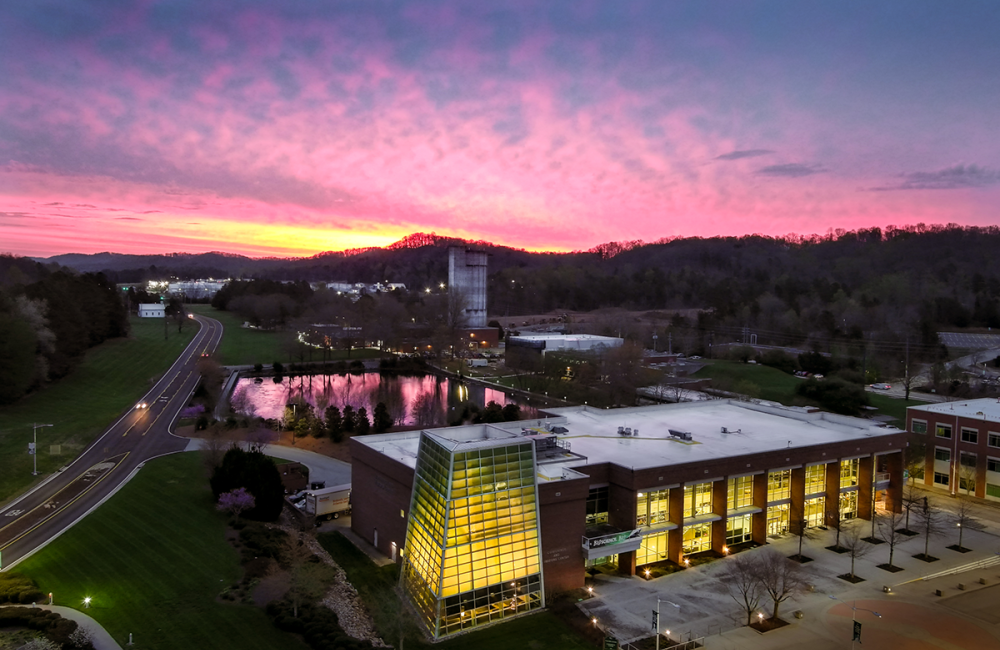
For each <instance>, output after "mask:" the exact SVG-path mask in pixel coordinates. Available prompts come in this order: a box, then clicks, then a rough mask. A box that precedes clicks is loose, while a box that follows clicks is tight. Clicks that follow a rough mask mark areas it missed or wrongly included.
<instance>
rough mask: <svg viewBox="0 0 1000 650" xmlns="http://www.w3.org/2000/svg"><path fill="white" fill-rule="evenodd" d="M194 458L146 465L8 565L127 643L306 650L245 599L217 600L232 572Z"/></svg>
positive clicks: (235, 563) (231, 556)
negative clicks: (57, 534) (18, 561)
mask: <svg viewBox="0 0 1000 650" xmlns="http://www.w3.org/2000/svg"><path fill="white" fill-rule="evenodd" d="M225 528H226V516H225V515H223V514H221V513H218V512H216V511H215V509H214V507H213V502H212V493H211V491H210V490H209V488H208V481H207V479H206V477H205V469H204V465H203V463H202V459H201V455H200V454H196V453H182V454H174V455H172V456H167V457H164V458H159V459H157V460H154V461H151V462H149V463H148V464H147V465H146V467H145V468H143V469H142V471H140V472H139V473H138V475H136V477H135V478H134V479H132V481H131V482H130V483H129V484H128V485H126V486H125V487H124V488H122V490H121V491H120V492H118V494H116V495H115V496H113V497H112V498H111V499H110V500H109V501H108V502H107V503H105V504H104V505H102V506H101V507H100V508H98V509H97V510H96V511H95V512H94V513H92V514H91V515H90V516H89V517H87V518H86V519H84V520H83V521H82V522H80V523H79V524H77V525H76V526H74V527H73V528H72V529H70V530H69V531H68V532H66V533H65V534H64V535H63V536H62V537H59V538H58V539H56V540H55V541H54V542H52V543H51V544H49V545H48V546H46V547H45V548H43V549H42V550H41V551H39V552H38V553H36V554H35V555H34V556H32V557H30V558H28V559H27V560H25V561H24V562H22V563H21V564H20V565H18V566H17V568H16V569H15V570H16V571H17V572H20V573H24V574H26V575H29V576H31V577H32V578H33V579H34V580H35V581H36V582H37V583H38V585H39V588H40V589H41V590H42V591H43V592H46V593H48V592H50V591H51V592H52V593H53V594H55V602H56V604H57V605H66V606H69V607H75V608H77V609H80V608H82V604H81V602H82V600H83V598H84V597H85V596H90V597H91V598H92V599H93V602H92V604H91V606H90V609H88V610H87V613H88V614H89V615H91V616H93V617H94V618H95V619H97V621H99V622H100V623H101V624H102V625H103V626H104V627H105V628H106V629H107V630H108V631H109V632H110V633H111V635H112V636H114V637H115V639H117V640H118V642H119V643H121V644H122V645H125V642H126V641H127V640H128V635H129V633H130V632H131V633H132V634H133V635H134V640H135V646H134V647H135V648H139V649H144V648H162V649H163V650H175V649H176V648H212V649H213V650H218V649H225V648H233V649H234V650H244V649H254V648H260V649H261V650H269V649H282V648H289V649H295V650H303V649H304V648H305V646H304V645H303V644H302V643H300V642H299V641H297V640H296V639H295V638H294V637H291V636H288V635H286V634H284V633H282V632H280V631H278V630H277V629H276V628H275V627H274V626H273V625H272V624H271V622H270V621H269V620H268V619H267V617H266V616H265V615H264V612H263V610H260V609H258V608H256V607H254V606H252V605H237V604H229V603H226V604H223V603H221V602H217V601H216V596H218V594H219V593H220V592H221V591H222V590H223V589H224V588H225V587H226V586H227V585H231V584H234V583H237V582H238V581H239V579H240V577H241V569H240V565H239V556H238V554H237V552H236V551H235V550H234V549H233V548H232V547H231V546H229V544H228V543H226V541H225V537H224V536H225Z"/></svg>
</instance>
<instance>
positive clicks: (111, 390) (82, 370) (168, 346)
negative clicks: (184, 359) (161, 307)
mask: <svg viewBox="0 0 1000 650" xmlns="http://www.w3.org/2000/svg"><path fill="white" fill-rule="evenodd" d="M195 331H197V325H196V324H193V323H190V322H185V323H184V331H183V332H182V333H181V334H178V333H177V326H176V325H174V324H171V325H170V327H169V329H168V330H167V332H168V334H167V336H168V338H167V339H166V340H164V338H163V321H162V320H160V319H149V318H143V319H139V318H133V319H132V333H131V335H130V336H129V337H128V338H127V339H126V338H122V339H113V340H110V341H105V342H104V343H102V344H101V345H99V346H97V347H95V348H93V349H91V350H89V351H88V352H87V354H86V356H85V358H84V360H83V362H82V363H81V365H80V366H78V367H77V368H76V369H75V370H73V372H72V373H71V374H70V375H69V376H67V377H64V378H62V379H61V380H59V381H58V382H56V383H54V384H52V385H51V386H47V387H45V388H44V389H42V390H41V391H38V392H37V393H33V394H31V395H28V396H27V397H26V398H24V399H23V400H21V401H19V402H17V403H16V404H11V405H9V406H4V407H3V408H0V503H2V502H6V501H8V500H10V499H11V498H12V497H13V496H15V495H16V494H19V493H21V492H22V491H24V489H25V488H27V487H28V486H29V485H30V484H31V483H32V482H33V481H34V480H35V477H33V476H32V475H31V466H32V462H31V461H32V459H31V456H29V455H28V443H29V442H31V439H32V434H31V425H32V423H34V422H38V423H46V424H53V425H54V426H52V427H46V428H44V429H39V430H38V448H39V451H40V453H39V454H38V471H39V472H41V473H42V474H48V473H51V472H52V471H54V470H56V469H58V468H59V467H62V466H63V465H65V464H66V463H68V462H69V461H70V460H72V459H73V458H74V457H75V456H76V455H77V454H78V453H79V452H80V451H82V450H83V449H84V448H85V447H86V446H87V445H88V444H90V443H91V442H92V441H93V440H94V439H95V438H96V437H97V436H98V435H99V434H100V433H101V432H102V431H104V430H105V429H106V428H107V427H108V426H109V425H110V424H112V423H113V422H114V421H115V420H116V419H117V418H119V417H120V416H121V415H122V413H123V412H124V411H126V410H128V409H129V408H131V407H132V406H133V405H134V404H135V402H137V401H139V398H140V397H142V395H143V394H144V393H145V392H146V391H147V390H149V389H150V388H151V387H152V386H153V384H154V383H155V382H156V380H157V379H158V378H159V377H160V376H161V375H162V374H163V373H164V372H165V371H166V370H167V368H169V367H170V365H171V364H172V363H173V362H174V361H175V360H176V359H177V357H178V356H179V355H180V353H181V351H182V350H183V349H184V346H186V345H187V344H188V343H189V342H190V341H191V338H192V337H193V336H194V333H195ZM50 445H62V449H61V454H60V455H58V456H55V455H51V454H50V453H49V451H50V448H49V446H50Z"/></svg>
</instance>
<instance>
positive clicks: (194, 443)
mask: <svg viewBox="0 0 1000 650" xmlns="http://www.w3.org/2000/svg"><path fill="white" fill-rule="evenodd" d="M205 444H206V442H205V440H203V439H202V438H190V439H189V442H188V446H187V447H186V448H185V449H184V451H198V450H200V449H203V448H204V445H205ZM264 453H265V454H267V455H268V456H275V457H277V458H284V459H285V460H291V461H295V462H297V463H302V464H303V465H305V466H306V467H308V468H309V480H310V481H326V485H327V487H330V486H333V485H342V484H344V483H350V482H351V464H350V463H345V462H344V461H342V460H337V459H336V458H330V457H329V456H324V455H323V454H317V453H316V452H313V451H306V450H305V449H299V448H297V447H288V446H286V445H267V447H265V449H264Z"/></svg>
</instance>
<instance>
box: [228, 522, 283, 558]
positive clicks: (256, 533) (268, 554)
mask: <svg viewBox="0 0 1000 650" xmlns="http://www.w3.org/2000/svg"><path fill="white" fill-rule="evenodd" d="M287 540H288V533H286V532H285V531H283V530H281V529H280V528H268V527H267V526H262V525H260V524H250V525H248V526H247V527H245V528H244V529H243V530H241V531H240V542H241V543H242V549H241V552H242V553H243V561H244V562H250V561H252V560H254V558H271V559H272V560H274V561H280V560H281V554H282V552H283V549H284V548H285V545H286V544H287Z"/></svg>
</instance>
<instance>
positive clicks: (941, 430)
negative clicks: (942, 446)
mask: <svg viewBox="0 0 1000 650" xmlns="http://www.w3.org/2000/svg"><path fill="white" fill-rule="evenodd" d="M934 435H936V436H937V437H938V438H951V425H950V424H939V425H937V427H935V429H934Z"/></svg>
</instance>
